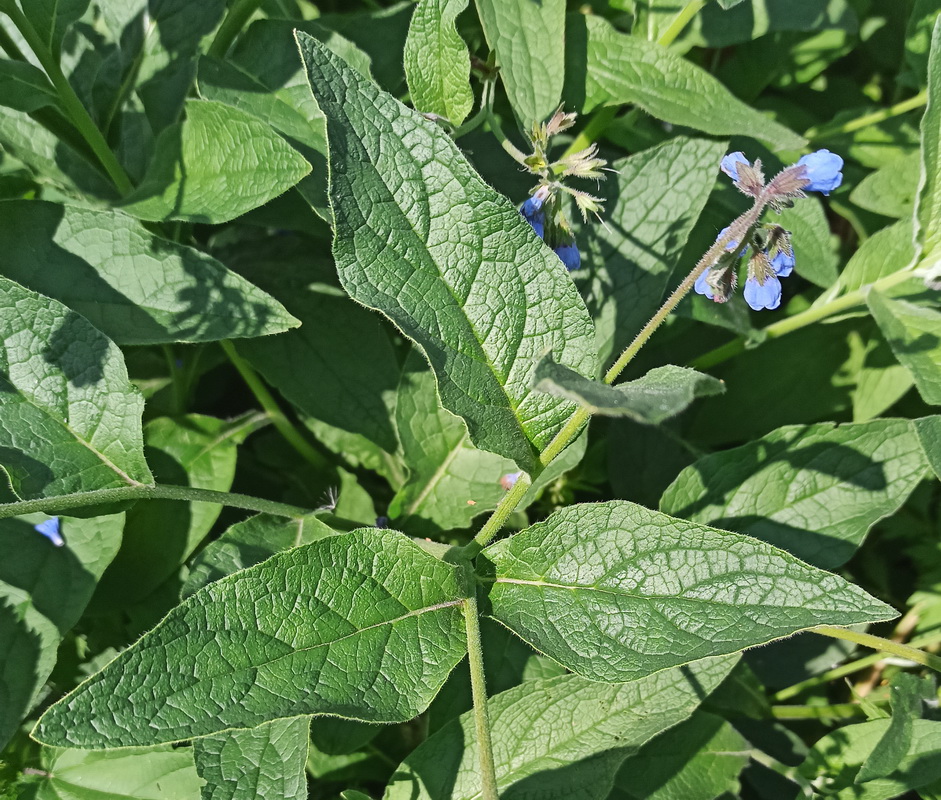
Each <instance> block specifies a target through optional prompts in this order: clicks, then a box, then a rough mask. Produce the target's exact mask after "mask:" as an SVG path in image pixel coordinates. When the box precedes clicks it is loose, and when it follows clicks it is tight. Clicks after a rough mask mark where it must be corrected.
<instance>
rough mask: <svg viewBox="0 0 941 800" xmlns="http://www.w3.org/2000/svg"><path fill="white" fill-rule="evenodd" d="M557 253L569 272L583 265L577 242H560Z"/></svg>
mask: <svg viewBox="0 0 941 800" xmlns="http://www.w3.org/2000/svg"><path fill="white" fill-rule="evenodd" d="M555 254H556V255H557V256H558V257H559V258H560V259H561V260H562V263H563V264H565V268H566V269H567V270H568V271H569V272H573V271H575V270H576V269H578V268H579V267H580V266H581V265H582V257H581V256H580V255H579V252H578V247H577V246H576V245H575V242H569V243H568V244H560V245H559V246H558V247H556V248H555Z"/></svg>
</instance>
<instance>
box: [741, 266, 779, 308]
mask: <svg viewBox="0 0 941 800" xmlns="http://www.w3.org/2000/svg"><path fill="white" fill-rule="evenodd" d="M743 294H744V295H745V302H746V303H748V305H750V306H751V307H752V308H753V309H755V311H761V310H762V309H763V308H768V309H771V308H777V307H778V306H779V305H781V281H779V280H778V278H777V276H776V275H769V276H768V277H766V278H765V282H764V283H759V282H758V279H757V278H755V277H749V279H748V280H747V281H745V291H744V292H743Z"/></svg>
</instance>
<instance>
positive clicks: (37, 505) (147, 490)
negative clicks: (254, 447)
mask: <svg viewBox="0 0 941 800" xmlns="http://www.w3.org/2000/svg"><path fill="white" fill-rule="evenodd" d="M128 500H186V501H188V502H202V503H218V504H219V505H221V506H230V507H232V508H242V509H245V510H246V511H257V512H259V513H264V514H274V515H275V516H278V517H303V516H305V515H307V514H311V513H313V512H312V511H311V509H308V508H300V507H298V506H291V505H287V504H286V503H277V502H275V501H273V500H264V499H262V498H260V497H251V496H249V495H246V494H237V493H235V492H217V491H214V490H212V489H196V488H194V487H192V486H172V485H170V484H159V485H149V486H147V485H140V484H138V485H137V486H119V487H116V488H114V489H95V490H93V491H90V492H76V493H74V494H63V495H59V496H57V497H43V498H39V499H38V500H19V501H17V502H15V503H0V519H6V518H8V517H18V516H20V515H22V514H31V513H33V512H35V511H42V512H43V513H45V514H49V515H50V516H52V515H55V514H59V513H62V512H65V511H68V510H69V509H72V508H82V507H84V506H94V505H101V504H105V503H122V502H126V501H128Z"/></svg>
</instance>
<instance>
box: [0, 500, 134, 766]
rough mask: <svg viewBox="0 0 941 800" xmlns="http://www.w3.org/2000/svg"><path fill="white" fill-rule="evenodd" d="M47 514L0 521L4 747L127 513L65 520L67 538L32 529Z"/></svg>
mask: <svg viewBox="0 0 941 800" xmlns="http://www.w3.org/2000/svg"><path fill="white" fill-rule="evenodd" d="M44 519H45V518H44V517H43V516H42V515H32V516H30V517H29V518H18V519H4V520H0V698H2V702H0V749H2V748H3V747H4V746H5V745H6V743H7V741H8V740H9V738H10V736H12V735H13V733H14V732H15V731H16V730H17V728H18V727H19V726H20V724H21V721H22V719H23V718H24V717H25V716H26V714H27V712H28V711H29V710H30V708H31V707H32V704H33V702H34V700H35V699H36V697H37V695H38V693H39V691H40V690H41V689H42V686H43V683H45V681H46V679H47V678H48V677H49V674H50V673H51V672H52V668H53V667H54V666H55V663H56V651H57V650H58V647H59V643H60V642H61V641H62V637H63V636H64V635H65V633H66V632H67V631H68V630H69V629H70V628H71V627H72V626H73V625H75V623H76V622H78V620H79V617H81V615H82V612H83V611H84V610H85V606H86V604H87V603H88V600H89V598H90V597H91V595H92V592H93V591H94V589H95V582H96V581H97V580H98V578H100V577H101V574H102V573H103V572H104V570H105V567H107V566H108V563H109V562H110V561H111V559H112V558H114V555H115V553H117V551H118V546H119V545H120V544H121V529H122V527H123V525H124V515H123V514H114V515H110V516H103V517H95V518H94V519H74V518H72V517H67V518H65V519H62V520H61V521H60V528H59V532H60V535H61V536H62V538H63V540H64V541H65V544H63V545H62V546H61V547H55V546H54V545H53V543H52V542H51V541H49V539H47V538H46V537H44V536H42V535H41V534H40V533H39V532H38V531H36V530H35V527H34V526H35V525H37V524H40V523H42V522H43V521H44Z"/></svg>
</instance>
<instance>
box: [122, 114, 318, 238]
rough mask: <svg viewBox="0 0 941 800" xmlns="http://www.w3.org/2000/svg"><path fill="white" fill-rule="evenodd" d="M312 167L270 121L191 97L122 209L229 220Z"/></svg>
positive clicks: (149, 215)
mask: <svg viewBox="0 0 941 800" xmlns="http://www.w3.org/2000/svg"><path fill="white" fill-rule="evenodd" d="M308 172H310V164H308V163H307V161H306V160H305V159H304V158H303V157H302V156H301V155H300V154H299V153H298V152H297V151H296V150H295V149H294V148H292V147H291V146H290V145H289V144H288V143H287V142H286V141H284V139H282V138H281V137H280V136H278V134H276V133H275V132H274V131H273V130H272V129H271V126H270V125H267V124H265V123H264V122H262V121H261V120H259V119H258V118H257V117H254V116H252V115H251V114H247V113H246V112H244V111H240V110H239V109H236V108H234V107H232V106H228V105H225V104H223V103H217V102H214V101H212V100H190V101H188V102H187V104H186V119H185V120H184V121H183V122H181V123H177V124H174V125H172V126H170V127H169V128H167V129H166V130H165V131H163V132H162V133H161V134H160V137H159V138H158V139H157V152H156V154H155V155H154V161H153V163H152V164H151V166H150V169H149V170H148V171H147V174H146V175H145V176H144V180H143V182H142V183H141V185H140V186H139V187H138V188H137V189H136V190H135V191H134V192H133V194H131V195H130V196H129V197H128V198H127V200H126V201H125V203H124V205H123V206H122V207H123V209H124V210H125V211H126V212H127V213H129V214H131V215H133V216H135V217H139V218H140V219H145V220H153V221H160V220H171V219H176V220H185V221H188V222H212V223H219V222H228V221H229V220H231V219H234V218H235V217H238V216H240V215H241V214H244V213H245V212H246V211H251V210H252V209H253V208H257V207H258V206H260V205H263V204H264V203H266V202H268V201H269V200H271V199H272V198H273V197H277V196H278V195H279V194H282V193H283V192H285V191H287V190H288V189H290V188H291V187H292V186H294V184H296V183H297V182H298V181H299V180H300V179H301V178H303V177H304V176H305V175H306V174H307V173H308Z"/></svg>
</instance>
